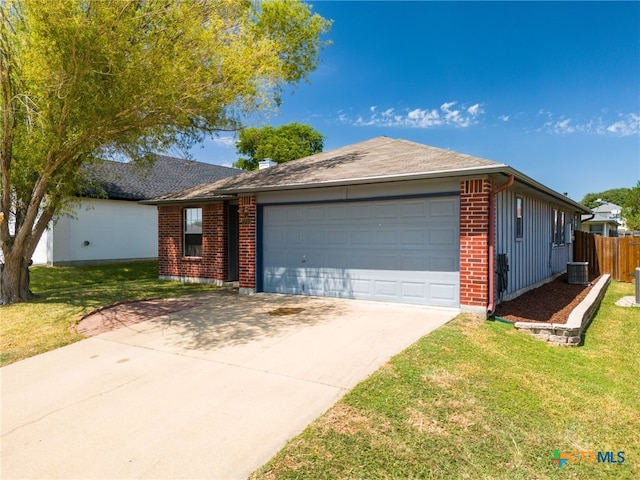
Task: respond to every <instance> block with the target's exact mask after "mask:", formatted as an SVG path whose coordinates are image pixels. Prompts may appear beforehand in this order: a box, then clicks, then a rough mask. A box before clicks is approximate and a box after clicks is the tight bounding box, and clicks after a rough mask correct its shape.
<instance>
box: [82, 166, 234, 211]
mask: <svg viewBox="0 0 640 480" xmlns="http://www.w3.org/2000/svg"><path fill="white" fill-rule="evenodd" d="M241 173H244V171H243V170H240V169H237V168H229V167H223V166H221V165H212V164H209V163H202V162H196V161H193V160H185V159H182V158H174V157H167V156H164V155H156V161H155V162H154V163H153V164H152V165H151V166H149V167H147V166H144V165H138V164H135V163H132V162H129V163H124V162H115V161H112V160H99V161H97V162H95V163H93V164H91V165H89V166H87V167H86V168H85V170H84V175H85V178H86V180H87V181H88V182H89V183H90V186H89V187H88V188H87V189H86V190H85V191H84V192H83V195H82V196H88V197H96V196H98V197H100V196H104V195H105V194H106V196H107V198H109V199H111V200H134V201H139V200H148V199H150V198H154V197H158V196H161V195H164V194H167V193H169V192H174V191H176V190H184V189H187V188H190V187H194V186H196V185H201V184H203V183H207V184H209V183H211V182H215V181H218V180H221V179H224V178H228V177H232V176H236V175H239V174H241Z"/></svg>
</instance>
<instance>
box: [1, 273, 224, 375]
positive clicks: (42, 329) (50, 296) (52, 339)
mask: <svg viewBox="0 0 640 480" xmlns="http://www.w3.org/2000/svg"><path fill="white" fill-rule="evenodd" d="M30 271H31V289H32V291H33V292H34V293H35V294H36V295H37V298H36V300H34V301H32V302H27V303H18V304H14V305H5V306H0V332H2V335H1V337H0V366H2V365H7V364H9V363H12V362H16V361H18V360H22V359H24V358H27V357H31V356H33V355H37V354H39V353H43V352H46V351H48V350H53V349H54V348H58V347H61V346H63V345H67V344H69V343H73V342H75V341H78V340H81V339H82V338H83V337H82V336H81V335H77V334H74V333H72V331H71V327H72V326H74V325H75V324H76V322H77V321H78V320H79V319H80V318H81V317H82V316H83V315H85V314H87V313H89V312H90V311H92V310H94V309H96V308H98V307H103V306H106V305H111V304H113V303H116V302H122V301H127V300H141V299H145V298H170V297H178V296H181V295H186V294H189V293H196V292H201V291H203V290H211V289H212V288H215V287H211V286H209V285H199V284H186V285H182V284H180V283H179V282H164V281H160V280H158V264H157V262H132V263H113V264H108V265H93V266H86V267H45V266H38V267H31V269H30Z"/></svg>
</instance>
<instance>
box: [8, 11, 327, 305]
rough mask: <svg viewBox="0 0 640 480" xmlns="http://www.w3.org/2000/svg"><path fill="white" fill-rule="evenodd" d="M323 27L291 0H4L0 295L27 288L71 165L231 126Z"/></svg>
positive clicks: (272, 101)
mask: <svg viewBox="0 0 640 480" xmlns="http://www.w3.org/2000/svg"><path fill="white" fill-rule="evenodd" d="M329 27H330V22H329V21H327V20H325V19H324V18H322V17H320V16H319V15H316V14H313V13H312V12H311V7H310V6H309V5H307V4H304V3H302V2H300V1H296V0H273V1H264V2H253V1H250V0H210V1H207V0H181V1H179V2H173V1H170V2H167V1H155V0H148V1H138V0H121V1H117V2H106V1H101V0H65V1H54V2H48V1H45V0H2V1H1V2H0V91H1V93H2V97H1V100H0V122H1V123H0V131H1V137H0V171H1V184H0V212H2V215H0V218H1V219H0V244H1V249H2V254H3V257H4V268H3V269H2V273H1V274H0V297H1V298H0V299H1V301H2V303H3V304H6V303H11V302H15V301H20V300H27V299H29V298H31V297H32V293H31V291H30V289H29V277H28V266H29V262H30V259H31V256H32V255H33V252H34V250H35V248H36V245H37V243H38V241H39V239H40V237H41V235H42V233H43V232H44V230H45V229H46V227H47V225H48V224H49V222H50V221H52V220H54V219H55V218H56V217H57V216H59V215H60V213H61V212H63V211H64V209H65V208H68V206H69V205H70V201H72V199H73V197H74V193H75V192H77V191H78V190H79V188H81V182H82V176H81V167H82V166H83V165H85V164H88V163H91V162H92V161H93V160H95V159H96V158H98V157H105V156H109V155H112V156H113V155H117V156H123V155H124V156H126V157H128V158H130V159H132V160H134V161H141V162H144V160H145V159H149V158H150V157H151V155H150V153H152V152H154V151H156V152H157V151H166V150H168V149H169V148H183V149H185V148H186V147H188V146H190V145H192V144H194V143H195V142H197V141H200V140H201V139H203V138H204V136H205V135H211V134H215V132H217V131H221V130H236V129H239V128H240V126H241V120H242V118H243V115H245V114H248V113H253V112H255V111H256V110H260V109H272V108H274V107H276V106H277V105H279V103H280V96H281V92H282V88H283V87H284V86H285V85H287V84H291V85H296V84H297V83H298V82H299V81H300V80H302V79H306V78H307V76H308V74H309V73H310V72H311V71H313V70H314V69H315V68H316V66H317V64H318V61H319V52H320V50H321V49H322V48H323V47H324V45H325V43H323V42H322V41H321V40H320V37H321V35H322V34H323V33H325V32H327V31H328V29H329Z"/></svg>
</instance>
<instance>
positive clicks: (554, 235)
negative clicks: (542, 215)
mask: <svg viewBox="0 0 640 480" xmlns="http://www.w3.org/2000/svg"><path fill="white" fill-rule="evenodd" d="M552 213H553V214H552V216H551V222H552V225H551V227H552V228H551V243H553V245H564V243H565V238H564V229H565V225H564V212H563V211H561V210H558V209H557V208H554V209H553V212H552Z"/></svg>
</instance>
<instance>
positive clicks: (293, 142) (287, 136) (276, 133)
mask: <svg viewBox="0 0 640 480" xmlns="http://www.w3.org/2000/svg"><path fill="white" fill-rule="evenodd" d="M323 142H324V137H323V136H322V134H320V133H319V132H318V131H316V130H314V129H313V128H312V127H310V126H309V125H303V124H301V123H295V122H294V123H289V124H286V125H281V126H279V127H271V126H265V127H261V128H255V127H252V128H246V129H244V130H242V131H241V132H240V135H239V139H238V141H237V142H236V149H237V151H238V153H239V154H241V155H247V156H248V158H244V157H243V158H239V159H238V161H237V162H236V163H235V164H234V166H235V167H237V168H242V169H244V170H256V169H257V168H258V162H260V161H261V160H264V159H266V158H270V159H271V160H273V161H274V162H276V163H285V162H290V161H291V160H296V159H298V158H302V157H306V156H308V155H313V154H314V153H319V152H321V151H322V147H323V146H324V143H323Z"/></svg>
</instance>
